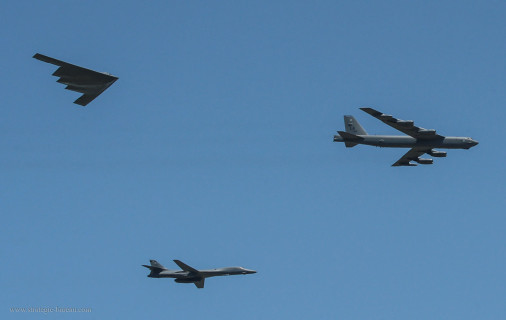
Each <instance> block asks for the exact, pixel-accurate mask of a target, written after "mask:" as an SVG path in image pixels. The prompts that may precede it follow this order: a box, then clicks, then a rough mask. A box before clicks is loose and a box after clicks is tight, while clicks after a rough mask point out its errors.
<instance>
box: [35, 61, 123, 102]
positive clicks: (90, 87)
mask: <svg viewBox="0 0 506 320" xmlns="http://www.w3.org/2000/svg"><path fill="white" fill-rule="evenodd" d="M33 57H34V58H35V59H37V60H40V61H44V62H47V63H51V64H54V65H57V66H59V68H58V69H56V71H55V72H54V73H53V76H56V77H60V79H58V80H56V82H59V83H63V84H65V85H67V86H66V87H65V89H67V90H72V91H76V92H80V93H82V94H83V95H82V96H80V97H79V98H78V99H77V100H76V101H74V103H75V104H78V105H81V106H83V107H84V106H86V105H87V104H88V103H90V102H91V101H93V100H94V99H95V98H96V97H98V96H99V95H100V94H101V93H102V92H104V91H105V90H106V89H107V88H109V87H110V86H111V85H112V84H113V83H114V82H115V81H116V80H118V77H115V76H113V75H111V74H108V73H105V72H98V71H94V70H90V69H86V68H83V67H80V66H76V65H74V64H71V63H68V62H65V61H61V60H58V59H55V58H51V57H48V56H45V55H43V54H40V53H36V54H35V55H34V56H33Z"/></svg>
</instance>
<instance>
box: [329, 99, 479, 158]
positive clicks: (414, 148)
mask: <svg viewBox="0 0 506 320" xmlns="http://www.w3.org/2000/svg"><path fill="white" fill-rule="evenodd" d="M360 109H361V110H362V111H364V112H366V113H368V114H370V115H372V116H373V117H375V118H376V119H379V120H381V121H382V122H384V123H386V124H387V125H389V126H391V127H392V128H395V129H397V130H399V131H401V132H403V133H405V134H407V136H387V135H369V134H367V132H366V131H365V130H364V128H362V126H361V125H360V123H358V121H357V120H356V119H355V118H354V117H353V116H344V125H345V128H346V131H338V133H339V134H338V135H335V136H334V141H335V142H344V144H345V145H346V147H347V148H351V147H354V146H356V145H357V144H365V145H370V146H376V147H384V148H411V149H410V150H409V151H408V152H407V153H406V154H404V155H403V156H402V157H401V158H400V159H399V160H397V162H395V163H394V164H393V165H392V166H394V167H398V166H416V164H414V163H412V162H411V161H414V162H417V163H419V164H432V163H433V160H432V159H423V158H420V156H422V155H424V154H425V153H427V154H429V155H431V156H433V157H446V152H444V151H436V150H434V148H443V149H469V148H471V147H474V146H475V145H477V144H478V141H475V140H473V139H471V138H469V137H444V136H441V135H439V134H437V133H436V130H434V129H424V128H420V127H417V126H415V124H414V122H413V121H411V120H407V121H406V120H400V119H397V118H394V117H393V116H391V115H388V114H384V113H381V112H379V111H377V110H374V109H373V108H360Z"/></svg>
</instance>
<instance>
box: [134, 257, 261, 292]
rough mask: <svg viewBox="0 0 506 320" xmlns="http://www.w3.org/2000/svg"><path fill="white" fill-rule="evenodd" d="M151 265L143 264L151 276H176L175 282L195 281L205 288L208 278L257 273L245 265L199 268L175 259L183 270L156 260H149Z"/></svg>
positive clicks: (198, 286)
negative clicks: (168, 266)
mask: <svg viewBox="0 0 506 320" xmlns="http://www.w3.org/2000/svg"><path fill="white" fill-rule="evenodd" d="M149 262H150V264H151V265H150V266H147V265H145V264H143V265H142V266H143V267H146V268H148V269H149V270H151V273H150V274H148V277H150V278H175V280H174V281H175V282H178V283H193V284H194V285H195V286H196V287H197V288H199V289H202V288H204V281H205V279H206V278H210V277H217V276H230V275H238V274H252V273H256V271H255V270H249V269H245V268H243V267H226V268H218V269H211V270H197V269H194V268H192V267H190V266H189V265H186V264H185V263H183V262H181V261H179V260H174V262H175V263H176V264H177V265H178V266H179V267H180V268H181V269H182V270H168V269H167V268H165V267H164V266H162V265H161V264H160V263H158V262H157V261H156V260H149Z"/></svg>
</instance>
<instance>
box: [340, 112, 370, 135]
mask: <svg viewBox="0 0 506 320" xmlns="http://www.w3.org/2000/svg"><path fill="white" fill-rule="evenodd" d="M344 127H345V130H346V132H348V133H351V134H354V135H358V136H366V135H367V132H365V130H364V128H362V126H361V125H360V123H358V121H357V119H355V117H354V116H344Z"/></svg>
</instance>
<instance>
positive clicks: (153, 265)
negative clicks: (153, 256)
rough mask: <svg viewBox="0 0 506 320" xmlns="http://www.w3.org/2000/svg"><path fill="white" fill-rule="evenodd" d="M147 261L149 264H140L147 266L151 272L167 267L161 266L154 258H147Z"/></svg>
mask: <svg viewBox="0 0 506 320" xmlns="http://www.w3.org/2000/svg"><path fill="white" fill-rule="evenodd" d="M149 263H150V264H151V265H150V266H148V265H145V264H143V265H142V266H143V267H146V268H148V269H149V270H151V272H154V273H158V272H160V271H163V270H167V268H165V267H164V266H162V265H161V264H160V263H158V261H156V260H149Z"/></svg>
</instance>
